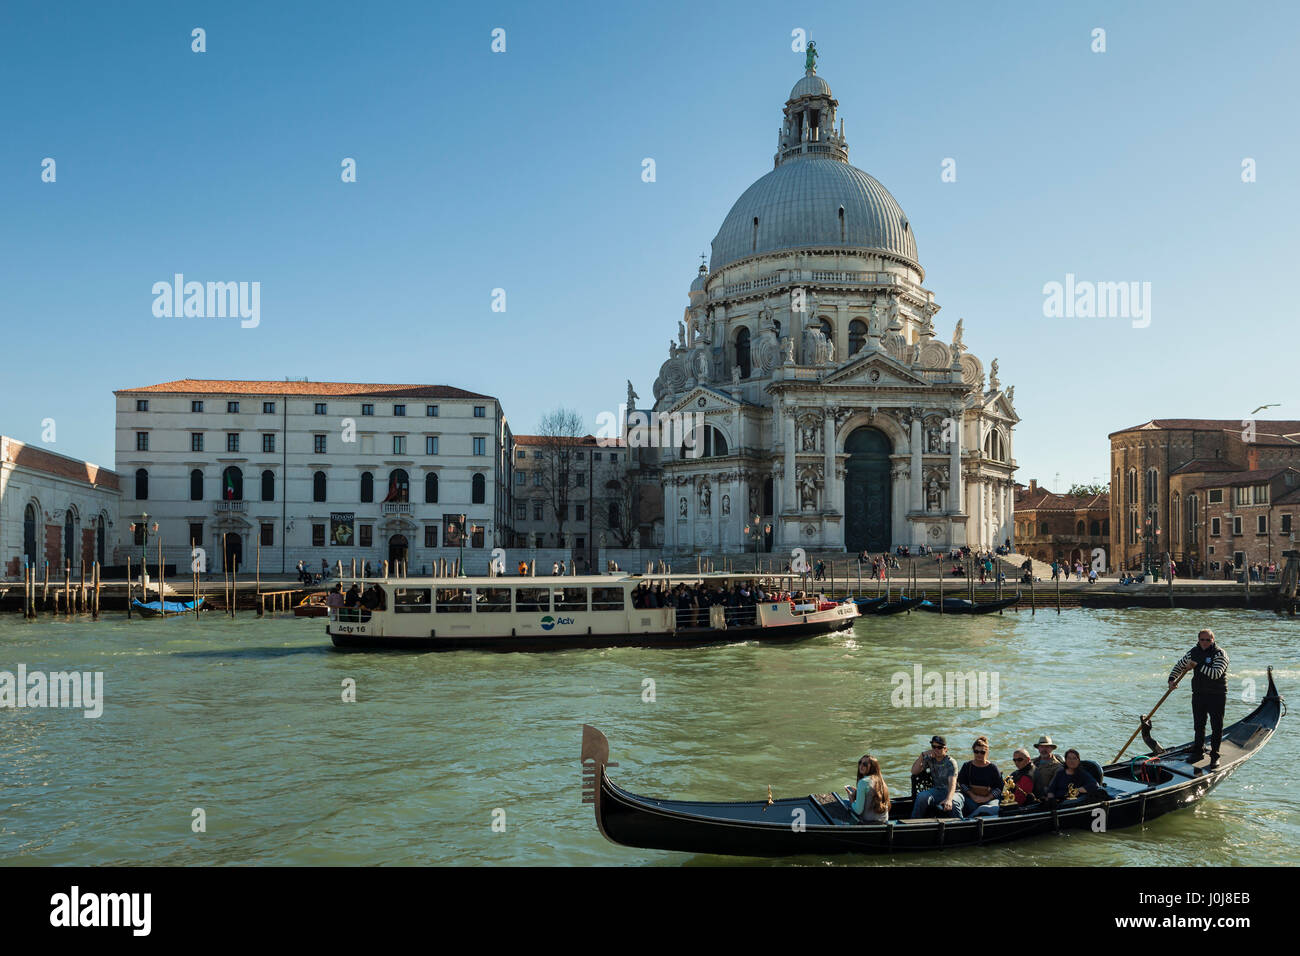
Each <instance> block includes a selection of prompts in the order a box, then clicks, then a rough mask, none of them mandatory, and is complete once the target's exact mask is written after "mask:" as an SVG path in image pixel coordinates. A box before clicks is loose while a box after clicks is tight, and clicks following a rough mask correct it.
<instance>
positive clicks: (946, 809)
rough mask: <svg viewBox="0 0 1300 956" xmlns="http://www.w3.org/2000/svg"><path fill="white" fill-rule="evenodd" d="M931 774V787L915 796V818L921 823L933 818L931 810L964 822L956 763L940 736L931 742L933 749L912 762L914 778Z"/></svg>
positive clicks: (962, 801)
mask: <svg viewBox="0 0 1300 956" xmlns="http://www.w3.org/2000/svg"><path fill="white" fill-rule="evenodd" d="M926 770H928V771H930V780H931V784H932V785H931V787H930V789H929V790H922V791H921V792H920V793H918V794H917V795H916V802H915V803H914V804H913V805H912V817H913V818H914V819H918V820H919V819H921V818H922V817H927V816H929V815H930V811H931V810H932V809H936V810H937V815H938V816H941V817H956V818H957V819H959V820H960V819H961V816H962V805H963V804H964V803H965V802H966V801H965V798H964V797H962V795H961V794H960V793H958V792H957V761H955V760H953V759H952V757H950V756H949V755H948V741H946V740H945V739H944V738H943V737H940V736H939V735H938V734H935V735H934V736H933V737H931V738H930V749H929V750H923V751H921V755H920V756H919V757H917V758H916V760H914V761H913V762H912V775H913V776H916V775H917V774H919V773H921V772H923V771H926Z"/></svg>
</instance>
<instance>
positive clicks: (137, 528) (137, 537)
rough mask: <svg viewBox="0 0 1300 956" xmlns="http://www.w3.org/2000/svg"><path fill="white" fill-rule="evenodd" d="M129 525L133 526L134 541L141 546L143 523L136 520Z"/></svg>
mask: <svg viewBox="0 0 1300 956" xmlns="http://www.w3.org/2000/svg"><path fill="white" fill-rule="evenodd" d="M131 527H133V528H135V543H136V544H138V545H140V546H141V547H143V546H144V525H142V524H141V523H140V522H138V521H137V522H136V523H135V524H133V525H132V526H131Z"/></svg>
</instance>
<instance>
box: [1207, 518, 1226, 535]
mask: <svg viewBox="0 0 1300 956" xmlns="http://www.w3.org/2000/svg"><path fill="white" fill-rule="evenodd" d="M1222 528H1223V526H1222V525H1221V524H1220V522H1219V519H1218V518H1211V519H1210V535H1211V536H1212V537H1215V538H1217V537H1218V536H1219V535H1220V534H1222V533H1223V531H1222Z"/></svg>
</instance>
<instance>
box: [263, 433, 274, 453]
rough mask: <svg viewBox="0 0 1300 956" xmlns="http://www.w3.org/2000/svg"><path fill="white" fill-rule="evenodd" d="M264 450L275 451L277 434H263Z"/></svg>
mask: <svg viewBox="0 0 1300 956" xmlns="http://www.w3.org/2000/svg"><path fill="white" fill-rule="evenodd" d="M262 451H275V436H274V435H263V436H262Z"/></svg>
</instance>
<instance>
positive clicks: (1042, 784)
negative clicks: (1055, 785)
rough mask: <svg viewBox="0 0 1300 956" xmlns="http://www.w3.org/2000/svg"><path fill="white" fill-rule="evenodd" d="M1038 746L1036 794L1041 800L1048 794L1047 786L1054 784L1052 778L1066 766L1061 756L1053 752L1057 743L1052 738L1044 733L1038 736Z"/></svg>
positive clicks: (1035, 759) (1035, 777)
mask: <svg viewBox="0 0 1300 956" xmlns="http://www.w3.org/2000/svg"><path fill="white" fill-rule="evenodd" d="M1034 746H1035V747H1037V748H1038V756H1037V757H1035V758H1034V761H1033V763H1034V796H1036V797H1038V799H1039V800H1041V799H1043V797H1045V796H1047V788H1048V787H1050V786H1051V785H1052V778H1053V777H1055V776H1056V773H1057V771H1058V770H1060V769H1061V768H1062V767H1064V766H1065V764H1064V763H1062V762H1061V758H1060V757H1058V756H1056V754H1054V753H1052V751H1053V750H1055V749H1056V744H1054V743H1052V738H1051V737H1049V736H1047V735H1046V734H1043V736H1041V737H1039V738H1038V743H1036V744H1034Z"/></svg>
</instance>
